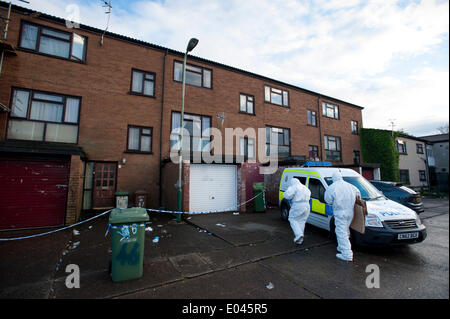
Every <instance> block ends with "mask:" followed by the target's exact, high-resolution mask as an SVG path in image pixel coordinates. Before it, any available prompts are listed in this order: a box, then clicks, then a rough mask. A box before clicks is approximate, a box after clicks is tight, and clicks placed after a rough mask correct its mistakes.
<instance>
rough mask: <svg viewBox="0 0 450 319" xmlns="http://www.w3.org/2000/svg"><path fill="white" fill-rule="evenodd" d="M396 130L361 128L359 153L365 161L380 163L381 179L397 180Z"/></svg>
mask: <svg viewBox="0 0 450 319" xmlns="http://www.w3.org/2000/svg"><path fill="white" fill-rule="evenodd" d="M397 134H398V133H397V132H394V136H392V132H391V131H387V130H378V129H370V128H361V130H360V137H361V153H362V158H363V161H364V162H365V163H378V164H380V170H381V180H383V181H394V182H396V181H399V173H398V158H399V155H398V152H397V148H396V145H395V138H396V136H397Z"/></svg>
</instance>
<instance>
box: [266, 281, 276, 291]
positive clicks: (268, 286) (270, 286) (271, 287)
mask: <svg viewBox="0 0 450 319" xmlns="http://www.w3.org/2000/svg"><path fill="white" fill-rule="evenodd" d="M274 287H275V286H274V285H273V283H271V282H269V283H268V285H267V286H266V288H267V289H273V288H274Z"/></svg>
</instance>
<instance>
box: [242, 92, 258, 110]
mask: <svg viewBox="0 0 450 319" xmlns="http://www.w3.org/2000/svg"><path fill="white" fill-rule="evenodd" d="M254 102H255V98H254V97H253V95H248V94H244V93H241V95H240V107H239V111H240V112H243V113H248V114H255V108H254V105H255V103H254Z"/></svg>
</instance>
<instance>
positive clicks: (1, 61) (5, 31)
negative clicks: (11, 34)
mask: <svg viewBox="0 0 450 319" xmlns="http://www.w3.org/2000/svg"><path fill="white" fill-rule="evenodd" d="M10 18H11V1H10V2H9V7H8V17H7V18H6V24H5V29H4V31H3V40H5V41H6V38H7V36H8V27H9V20H10ZM4 57H5V50H2V56H1V58H0V75H1V74H2V67H3V58H4Z"/></svg>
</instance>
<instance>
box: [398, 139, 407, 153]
mask: <svg viewBox="0 0 450 319" xmlns="http://www.w3.org/2000/svg"><path fill="white" fill-rule="evenodd" d="M397 152H399V153H400V154H407V152H406V142H405V141H404V140H397Z"/></svg>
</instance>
